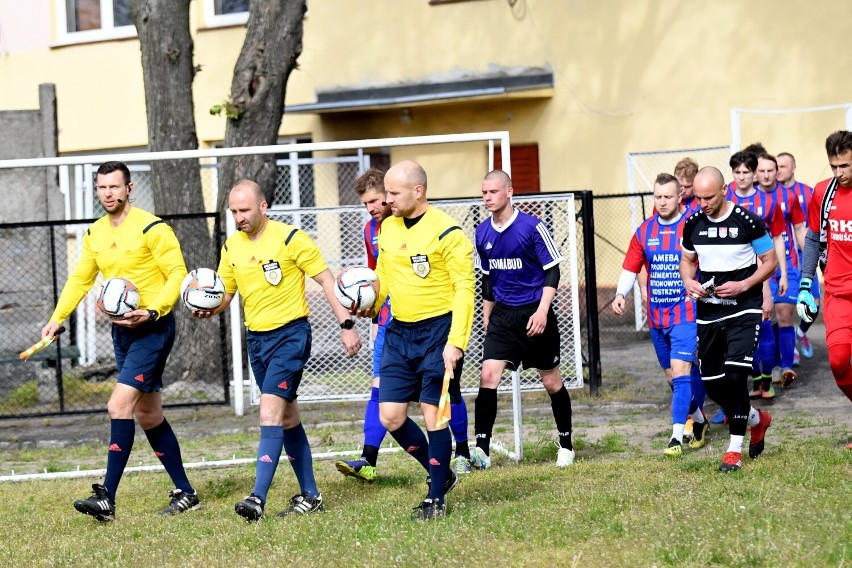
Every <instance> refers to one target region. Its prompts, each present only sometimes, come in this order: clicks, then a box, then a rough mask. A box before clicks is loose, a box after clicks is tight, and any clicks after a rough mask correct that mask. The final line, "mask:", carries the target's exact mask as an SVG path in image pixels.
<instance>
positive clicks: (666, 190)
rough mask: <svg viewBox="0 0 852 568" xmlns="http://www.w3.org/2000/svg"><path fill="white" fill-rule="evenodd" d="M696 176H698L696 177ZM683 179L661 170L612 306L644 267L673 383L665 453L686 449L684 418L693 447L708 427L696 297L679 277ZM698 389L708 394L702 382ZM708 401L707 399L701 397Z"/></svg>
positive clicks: (660, 351) (619, 309)
mask: <svg viewBox="0 0 852 568" xmlns="http://www.w3.org/2000/svg"><path fill="white" fill-rule="evenodd" d="M693 178H694V176H693ZM679 194H682V192H681V191H680V188H679V184H678V180H677V178H675V177H674V176H672V175H670V174H665V173H662V174H659V175H658V176H657V178H656V180H655V181H654V207H655V209H656V210H657V214H656V215H655V216H653V217H651V218H650V219H648V220H646V221H645V222H644V223H642V225H640V226H639V228H638V229H636V232H635V233H634V235H633V238H632V239H631V240H630V247H629V248H628V249H627V255H626V256H625V258H624V264H623V271H622V273H621V277H620V278H619V280H618V285H617V287H616V294H615V299H614V300H613V301H612V311H613V312H614V313H615V314H616V315H619V316H620V315H623V314H624V305H625V296H626V295H627V294H629V293H630V291H631V290H632V289H633V283H634V282H635V281H636V275H637V274H638V273H639V271H640V270H641V269H642V268H643V267H644V268H645V270H646V271H647V272H648V274H649V275H650V277H649V278H648V283H647V294H646V296H647V298H648V299H649V300H648V309H647V313H648V327H649V328H650V331H651V342H652V343H653V344H654V350H655V351H656V353H657V359H658V360H659V362H660V366H661V367H662V368H663V372H664V373H665V377H666V381H667V382H668V383H669V385H670V386H671V388H672V405H671V414H672V435H671V439H670V440H669V445H668V447H667V448H666V449H665V450H663V455H665V456H668V457H675V458H677V457H680V456H681V455H682V454H683V442H684V432H685V423H686V419H687V418H688V417H691V418H692V420H693V422H694V424H693V428H692V440H691V441H690V442H689V447H690V448H693V449H698V448H702V447H704V444H705V443H706V433H707V429H708V427H709V423H708V422H707V420H706V418H705V416H704V414H703V412H702V411H701V409H700V408H699V404H698V401H697V400H696V399H695V397H694V396H693V393H692V391H693V385H696V383H701V382H702V381H701V374H700V372H694V371H697V365H696V366H695V369H693V364H692V363H693V361H694V360H695V352H696V335H697V328H696V324H695V300H693V299H692V298H690V297H689V296H687V295H686V293H685V290H684V288H683V281H682V280H681V279H680V274H679V272H678V270H679V269H680V257H681V249H680V240H681V236H682V233H683V225H684V220H685V218H686V217H685V214H683V213H680V212H679V211H678V209H679V207H678V195H679ZM696 386H697V388H696V389H695V390H697V391H700V394H701V396H703V393H704V389H703V385H696ZM702 402H703V401H702Z"/></svg>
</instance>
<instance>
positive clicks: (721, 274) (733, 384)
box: [680, 167, 778, 472]
mask: <svg viewBox="0 0 852 568" xmlns="http://www.w3.org/2000/svg"><path fill="white" fill-rule="evenodd" d="M695 198H696V199H697V200H698V202H699V205H700V206H701V211H700V212H698V213H696V214H695V215H693V216H691V217H690V218H689V219H687V221H686V225H685V226H684V229H683V241H682V245H681V247H682V251H683V254H682V257H681V260H680V275H681V277H682V279H683V283H684V287H685V288H686V292H687V293H688V294H689V295H690V296H692V298H693V299H695V300H698V314H697V317H696V322H697V324H698V360H699V364H700V365H701V378H702V379H703V380H704V386H705V388H706V390H707V395H708V396H709V397H710V398H711V399H712V400H713V401H715V402H716V403H717V404H718V405H719V406H720V407H721V408H723V409H725V413H726V415H727V416H728V429H729V432H730V436H731V438H730V442H729V445H728V450H727V452H726V453H725V456H724V458H723V459H722V463H721V464H720V466H719V469H720V471H723V472H727V471H735V470H738V469H740V468H741V467H742V445H743V438H744V437H745V432H746V428H747V427H748V426H751V440H750V442H749V452H748V453H749V457H751V458H756V457H758V456H759V455H760V454H761V453H762V452H763V449H764V441H765V440H764V438H765V435H766V430H767V428H769V425H770V424H771V423H772V417H771V416H770V415H769V413H768V412H765V411H763V410H756V409H755V408H753V407H751V404H750V403H749V398H748V375H749V372H750V371H751V367H752V361H753V357H754V348H755V345H756V344H757V339H758V335H759V331H760V321H761V316H762V311H763V310H762V304H763V282H764V281H765V280H766V279H767V278H769V276H770V275H771V274H772V273H773V272H774V271H775V268H776V267H777V266H778V260H777V258H776V256H775V251H774V250H773V244H772V241H771V240H770V238H769V237H768V236H767V234H766V228H765V227H764V226H763V222H762V221H761V219H760V218H759V217H758V216H757V215H755V214H754V213H751V212H750V211H747V210H745V209H743V208H742V207H739V206H737V205H734V204H733V203H732V202H730V201H728V200H727V199H726V198H725V180H724V178H723V177H722V173H721V172H720V171H719V170H718V169H716V168H714V167H705V168H702V169H701V170H700V171H699V172H698V174H697V175H696V176H695ZM698 266H700V267H701V272H700V275H699V276H698V277H699V279H700V280H696V272H697V268H698Z"/></svg>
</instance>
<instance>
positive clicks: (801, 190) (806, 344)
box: [776, 152, 820, 359]
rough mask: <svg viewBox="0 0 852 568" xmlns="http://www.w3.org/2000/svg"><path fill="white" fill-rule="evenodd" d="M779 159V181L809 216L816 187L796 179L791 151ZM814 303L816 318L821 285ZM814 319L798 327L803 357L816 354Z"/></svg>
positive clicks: (816, 289) (797, 333)
mask: <svg viewBox="0 0 852 568" xmlns="http://www.w3.org/2000/svg"><path fill="white" fill-rule="evenodd" d="M776 159H777V161H778V174H777V176H776V177H777V179H778V183H780V184H781V185H782V186H784V187H786V188H787V189H791V190H793V191H794V192H795V193H796V197H797V198H798V200H799V205H801V207H802V212H804V214H805V219H807V218H808V206H810V204H811V198H812V197H813V194H814V188H812V187H811V186H809V185H807V184H805V183H802V182H800V181H796V158H795V157H794V156H793V154H791V153H790V152H781V153H780V154H778V156H776ZM801 265H802V249H801V248H800V249H799V266H801ZM812 291H813V296H814V303H815V305H816V307H817V312H816V314H814V319H816V316H817V315H818V314H819V305H820V293H819V292H820V290H819V285H817V286H813V290H812ZM812 324H813V321H805V320H800V321H799V325H798V326H797V327H796V340H797V341H798V342H799V347H801V349H802V357H804V358H805V359H810V358H811V357H813V356H814V348H813V347H812V346H811V342H810V340H809V339H808V336H807V333H808V329H810V327H811V325H812Z"/></svg>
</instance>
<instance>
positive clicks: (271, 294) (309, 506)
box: [194, 180, 361, 521]
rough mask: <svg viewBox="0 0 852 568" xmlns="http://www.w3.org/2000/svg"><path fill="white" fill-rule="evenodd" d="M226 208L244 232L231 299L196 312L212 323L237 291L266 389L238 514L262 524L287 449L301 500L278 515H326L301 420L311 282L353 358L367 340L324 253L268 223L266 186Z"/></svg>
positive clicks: (292, 230)
mask: <svg viewBox="0 0 852 568" xmlns="http://www.w3.org/2000/svg"><path fill="white" fill-rule="evenodd" d="M228 206H229V208H230V210H231V214H232V215H233V216H234V221H235V222H236V224H237V229H238V231H237V232H236V233H234V234H233V235H231V236H230V237H229V238H228V240H227V241H225V245H224V246H223V247H222V255H221V258H220V260H219V271H218V272H219V276H220V277H221V278H222V281H223V282H224V283H225V297H224V300H223V302H222V304H221V305H220V306H219V307H217V308H216V309H215V310H211V311H197V312H194V315H195V316H196V317H201V318H204V317H210V316H212V315H213V314H217V313H219V312H222V311H223V310H225V308H227V307H228V305H229V304H230V303H231V300H233V298H234V294H235V293H236V292H237V291H238V290H239V292H240V297H241V298H242V303H243V311H244V312H245V321H246V328H247V329H246V342H247V344H248V354H249V362H250V363H251V368H252V371H253V372H254V377H255V381H257V386H258V387H259V388H260V392H261V394H260V443H259V445H258V450H257V462H256V466H255V485H254V489H253V490H252V492H251V495H249V496H248V497H246V498H245V499H243V500H242V501H240V502H239V503H237V504H236V505H235V510H236V512H237V514H238V515H240V516H241V517H243V518H245V519H246V520H248V521H257V520H258V519H260V518H261V517H263V515H264V508H265V507H266V497H267V493H268V492H269V487H270V486H271V485H272V478H273V477H274V475H275V470H276V468H277V467H278V460H279V459H280V458H281V452H282V449H283V450H286V452H287V458H288V459H289V461H290V465H291V466H292V467H293V471H294V472H295V474H296V479H297V480H298V481H299V489H300V491H299V494H297V495H295V496H294V497H292V498H291V499H290V506H289V507H288V508H287V509H285V510H284V511H282V512H280V513H278V514H279V515H280V516H285V515H290V514H300V513H310V512H314V511H321V510H322V509H323V499H322V495H321V494H320V492H319V489H317V484H316V481H315V480H314V470H313V463H312V458H311V446H310V444H309V443H308V437H307V435H305V429H304V428H303V427H302V421H301V417H300V416H299V404H298V401H297V400H296V397H297V396H298V393H297V391H298V388H299V383H300V382H301V380H302V370H303V369H304V367H305V363H307V361H308V358H309V357H310V355H311V324H310V322H308V302H307V300H306V299H305V276H306V275H307V276H309V277H311V278H313V279H314V280H315V281H316V282H317V283H318V284H320V285H321V286H322V288H323V291H324V292H325V297H326V300H327V301H328V304H329V305H330V306H331V308H332V310H334V314H335V315H336V316H337V320H338V322H340V327H341V340H342V341H343V346H344V348H345V349H346V353H347V355H349V356H350V357H352V356H354V355H355V354H356V353H358V350H359V349H360V348H361V340H360V338H359V336H358V332H357V331H356V330H355V329H354V325H355V322H354V321H352V319H351V318H350V317H349V314H348V313H347V311H346V309H345V308H344V307H343V306H341V305H340V303H339V302H338V301H337V299H336V298H335V296H334V276H333V275H332V274H331V270H329V268H328V266H327V265H326V263H325V261H324V260H323V258H322V256H321V255H320V251H319V248H317V246H316V244H314V242H313V241H312V240H311V238H310V237H309V236H308V235H307V234H305V232H303V231H301V230H299V229H297V228H296V227H293V226H292V225H287V224H285V223H280V222H278V221H272V220H270V219H269V218H267V216H266V209H267V203H266V199H265V198H264V196H263V191H262V190H261V188H260V186H259V185H257V184H256V183H255V182H253V181H250V180H241V181H239V182H237V184H236V185H235V186H234V187H233V188H232V189H231V192H230V194H229V196H228Z"/></svg>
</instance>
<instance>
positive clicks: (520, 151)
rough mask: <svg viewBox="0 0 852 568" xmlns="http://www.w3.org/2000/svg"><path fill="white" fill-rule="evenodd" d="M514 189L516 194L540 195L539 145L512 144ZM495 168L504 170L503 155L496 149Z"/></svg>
mask: <svg viewBox="0 0 852 568" xmlns="http://www.w3.org/2000/svg"><path fill="white" fill-rule="evenodd" d="M511 161H512V188H513V189H514V190H515V193H517V194H521V193H540V192H541V184H540V182H539V177H538V144H512V146H511ZM494 168H495V169H498V170H502V169H503V153H502V152H501V151H500V148H494Z"/></svg>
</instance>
